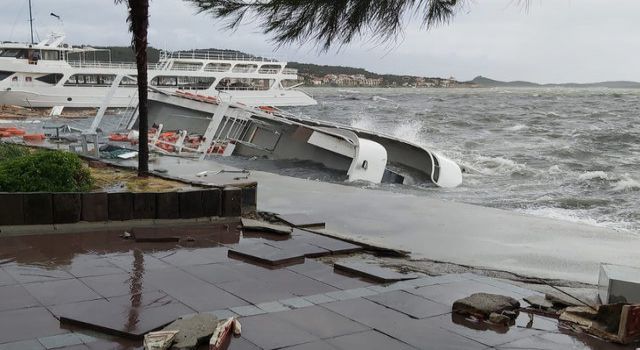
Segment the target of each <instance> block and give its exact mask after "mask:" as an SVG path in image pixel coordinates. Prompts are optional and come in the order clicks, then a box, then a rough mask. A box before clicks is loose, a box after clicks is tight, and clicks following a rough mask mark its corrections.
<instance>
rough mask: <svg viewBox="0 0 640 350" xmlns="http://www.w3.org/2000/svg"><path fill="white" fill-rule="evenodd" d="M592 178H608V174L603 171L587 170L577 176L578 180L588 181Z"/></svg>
mask: <svg viewBox="0 0 640 350" xmlns="http://www.w3.org/2000/svg"><path fill="white" fill-rule="evenodd" d="M593 179H600V180H609V175H608V174H607V173H605V172H604V171H587V172H585V173H583V174H580V176H578V180H580V181H588V180H593Z"/></svg>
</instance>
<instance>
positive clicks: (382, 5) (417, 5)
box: [185, 0, 464, 50]
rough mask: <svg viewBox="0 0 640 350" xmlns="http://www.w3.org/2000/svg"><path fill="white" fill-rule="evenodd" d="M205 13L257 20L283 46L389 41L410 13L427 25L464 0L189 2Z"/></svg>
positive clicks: (231, 22) (230, 24) (236, 21)
mask: <svg viewBox="0 0 640 350" xmlns="http://www.w3.org/2000/svg"><path fill="white" fill-rule="evenodd" d="M185 1H187V2H188V3H191V4H192V5H193V6H194V7H195V8H196V9H197V10H198V12H200V13H208V14H210V15H212V16H213V17H214V18H217V19H222V20H225V21H226V23H225V24H226V26H227V28H229V29H235V28H237V27H238V26H239V25H241V24H242V23H243V20H249V19H250V20H254V21H255V22H256V23H258V25H259V26H260V28H261V29H262V31H263V32H264V33H265V34H268V35H271V36H272V38H273V40H274V41H275V42H276V43H278V44H291V43H293V42H308V41H312V42H316V43H318V44H319V45H321V47H322V49H324V50H327V49H329V48H330V47H331V46H332V45H334V44H336V43H341V44H346V43H349V42H351V41H352V40H353V39H354V38H356V37H359V36H363V35H370V36H372V37H374V38H377V39H380V40H382V41H386V40H389V39H393V38H395V37H397V35H398V34H400V33H401V32H402V28H403V26H404V20H405V19H406V18H407V15H411V14H416V13H417V14H420V16H421V17H422V23H423V25H424V27H425V28H426V29H429V28H431V27H433V26H436V25H438V24H440V23H444V22H447V21H448V20H450V19H451V18H452V17H453V16H454V15H455V13H456V11H457V10H458V9H459V8H460V7H461V6H462V4H463V2H464V0H185Z"/></svg>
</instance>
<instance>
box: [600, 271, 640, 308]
mask: <svg viewBox="0 0 640 350" xmlns="http://www.w3.org/2000/svg"><path fill="white" fill-rule="evenodd" d="M598 286H599V288H598V290H599V297H600V301H601V302H602V303H603V304H615V303H625V304H637V303H640V268H638V267H632V266H622V265H612V264H601V265H600V274H599V277H598Z"/></svg>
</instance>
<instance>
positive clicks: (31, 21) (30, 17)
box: [29, 0, 35, 44]
mask: <svg viewBox="0 0 640 350" xmlns="http://www.w3.org/2000/svg"><path fill="white" fill-rule="evenodd" d="M29 24H30V25H31V44H35V42H34V41H33V13H32V12H31V0H29Z"/></svg>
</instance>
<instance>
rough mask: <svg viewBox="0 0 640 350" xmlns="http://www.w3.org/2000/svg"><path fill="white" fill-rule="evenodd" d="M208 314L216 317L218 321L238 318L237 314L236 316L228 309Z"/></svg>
mask: <svg viewBox="0 0 640 350" xmlns="http://www.w3.org/2000/svg"><path fill="white" fill-rule="evenodd" d="M209 313H210V314H212V315H213V316H215V317H217V318H218V319H219V320H226V319H228V318H231V317H236V316H238V314H236V313H235V312H233V311H231V310H229V309H222V310H215V311H209Z"/></svg>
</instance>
